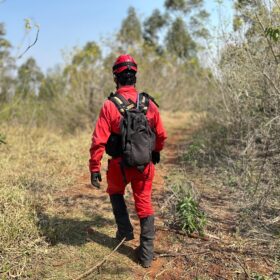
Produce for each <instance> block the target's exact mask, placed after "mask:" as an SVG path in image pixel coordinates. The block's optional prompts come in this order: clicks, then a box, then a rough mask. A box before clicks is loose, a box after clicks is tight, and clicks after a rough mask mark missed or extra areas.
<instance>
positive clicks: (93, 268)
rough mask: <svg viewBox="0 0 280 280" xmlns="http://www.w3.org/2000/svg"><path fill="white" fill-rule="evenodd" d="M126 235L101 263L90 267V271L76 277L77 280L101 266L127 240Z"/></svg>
mask: <svg viewBox="0 0 280 280" xmlns="http://www.w3.org/2000/svg"><path fill="white" fill-rule="evenodd" d="M125 239H126V238H125V237H124V238H123V239H122V241H121V242H120V243H119V244H118V245H117V246H116V247H115V249H114V250H113V251H112V252H111V253H110V254H109V255H107V256H106V257H104V258H103V260H102V261H100V262H99V263H97V264H96V265H95V266H94V267H92V268H91V269H89V270H88V271H86V272H85V273H83V274H82V275H80V276H79V277H77V278H75V280H80V279H83V278H85V277H87V276H88V275H90V274H91V273H92V272H93V271H94V270H95V269H97V268H99V267H100V266H101V265H103V264H104V263H105V262H106V261H107V260H108V259H109V258H110V257H111V256H112V255H113V254H114V253H115V252H116V251H117V250H118V249H119V247H120V246H121V245H122V244H123V243H124V241H125Z"/></svg>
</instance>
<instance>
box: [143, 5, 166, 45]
mask: <svg viewBox="0 0 280 280" xmlns="http://www.w3.org/2000/svg"><path fill="white" fill-rule="evenodd" d="M167 18H168V16H167V15H166V14H165V15H162V14H161V12H160V11H159V10H158V9H155V10H154V11H153V12H152V14H151V16H150V17H148V18H147V19H146V20H145V22H144V34H143V37H144V40H145V41H146V42H147V43H148V44H151V45H153V46H158V39H159V37H158V32H159V30H160V29H161V28H163V27H164V26H165V25H166V24H167Z"/></svg>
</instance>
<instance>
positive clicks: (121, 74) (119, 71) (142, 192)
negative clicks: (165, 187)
mask: <svg viewBox="0 0 280 280" xmlns="http://www.w3.org/2000/svg"><path fill="white" fill-rule="evenodd" d="M136 72H137V65H136V63H135V61H134V59H133V58H132V57H131V56H129V55H122V56H120V57H119V58H118V59H117V60H116V62H115V64H114V66H113V74H114V80H115V82H116V84H117V91H116V94H119V95H121V97H123V98H124V99H125V100H127V101H128V102H130V103H131V104H135V105H137V102H139V100H138V94H139V93H138V92H137V91H136V89H135V83H136ZM147 107H148V108H147V110H146V112H145V114H146V118H147V121H148V123H149V126H150V128H151V130H152V131H153V133H154V135H155V146H154V150H153V151H152V155H151V157H152V162H149V163H147V164H146V165H145V166H143V168H141V169H139V168H137V167H136V166H135V167H131V166H127V164H126V163H125V161H124V155H123V154H120V155H118V156H113V157H112V158H111V159H110V160H109V161H108V171H107V183H108V187H107V193H108V194H109V195H110V200H111V203H112V208H113V212H114V216H115V220H116V223H117V227H118V230H117V234H116V237H117V238H118V239H123V238H124V237H125V238H126V240H131V239H133V238H134V235H133V227H132V225H131V223H130V220H129V216H128V213H127V208H126V205H125V201H124V197H123V195H124V192H125V187H126V185H127V184H128V183H131V187H132V190H133V196H134V200H135V208H136V212H137V215H138V217H139V219H140V225H141V236H140V246H139V250H138V259H139V261H140V263H141V265H142V266H144V267H149V266H150V264H151V262H152V259H153V239H154V234H155V232H154V212H153V208H152V203H151V193H152V180H153V178H154V164H156V163H158V162H159V160H160V153H159V152H160V151H161V150H162V148H163V144H164V141H165V139H166V133H165V130H164V128H163V125H162V122H161V118H160V115H159V111H158V108H157V106H156V104H155V103H154V102H153V101H152V100H151V99H150V100H149V102H148V106H147ZM123 118H124V117H123V115H122V113H121V112H120V110H119V108H118V106H116V104H115V103H114V102H112V100H110V99H108V100H106V101H105V103H104V104H103V107H102V109H101V112H100V115H99V118H98V120H97V123H96V126H95V130H94V133H93V138H92V145H91V149H90V155H91V158H90V164H89V167H90V172H91V182H92V185H93V186H96V187H99V186H100V185H99V182H98V181H101V174H100V164H101V159H102V156H103V153H104V150H105V146H106V145H108V144H109V142H110V141H109V142H108V140H109V139H110V136H112V135H117V136H118V135H119V136H120V137H121V129H120V128H121V121H122V120H123ZM107 143H108V144H107ZM120 148H121V147H120Z"/></svg>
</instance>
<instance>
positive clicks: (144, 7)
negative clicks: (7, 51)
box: [0, 0, 232, 71]
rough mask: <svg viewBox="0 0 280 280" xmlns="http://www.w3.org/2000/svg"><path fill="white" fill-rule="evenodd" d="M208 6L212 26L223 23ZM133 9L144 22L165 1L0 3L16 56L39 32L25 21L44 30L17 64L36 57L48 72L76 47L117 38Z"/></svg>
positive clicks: (17, 0)
mask: <svg viewBox="0 0 280 280" xmlns="http://www.w3.org/2000/svg"><path fill="white" fill-rule="evenodd" d="M205 2H206V6H207V8H208V10H209V11H210V12H211V23H212V24H213V25H215V24H216V23H218V20H219V19H218V17H219V16H218V13H217V8H216V5H215V1H214V0H206V1H205ZM230 2H232V1H230V0H229V1H227V4H226V5H225V8H224V11H225V14H223V16H224V17H228V18H231V17H232V13H231V4H230ZM130 6H133V7H134V8H135V9H136V11H137V13H138V15H139V17H140V19H141V20H142V21H143V20H144V19H145V18H146V17H147V16H149V15H150V14H151V12H152V11H153V9H155V8H158V9H160V10H164V0H138V1H137V0H118V1H113V0H106V1H105V0H103V1H98V0H80V1H77V0H56V1H55V0H2V1H1V0H0V22H3V23H4V24H5V28H6V32H7V35H6V38H7V39H8V40H9V41H10V42H11V43H12V45H13V47H14V48H13V54H14V55H15V56H18V55H20V54H21V53H22V52H23V51H24V50H25V49H26V47H27V46H28V45H29V44H31V43H32V42H33V41H34V39H35V35H36V29H35V28H33V30H32V31H31V32H30V33H29V34H27V35H26V34H25V28H24V19H26V18H30V19H31V20H32V22H33V23H36V24H38V25H39V26H40V32H39V39H38V41H37V43H36V45H35V46H34V47H32V48H31V49H30V50H29V51H28V52H27V53H26V54H25V55H24V56H23V58H22V59H20V60H18V61H17V63H18V64H20V63H22V62H23V61H25V60H26V59H27V58H28V57H30V56H32V57H34V58H35V59H36V61H37V63H38V65H39V66H40V67H41V69H42V70H43V71H46V70H47V69H48V68H51V67H54V66H55V65H57V64H61V63H63V61H64V58H63V57H65V53H66V54H67V53H70V52H71V50H72V49H73V48H74V47H76V46H78V47H82V46H83V45H85V43H86V42H88V41H96V42H100V41H101V40H102V38H106V37H107V38H110V37H111V36H113V34H115V33H116V32H117V31H118V30H119V28H120V26H121V22H122V20H123V19H124V18H125V17H126V15H127V10H128V8H129V7H130ZM63 54H64V55H63Z"/></svg>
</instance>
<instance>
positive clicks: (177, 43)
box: [166, 18, 196, 60]
mask: <svg viewBox="0 0 280 280" xmlns="http://www.w3.org/2000/svg"><path fill="white" fill-rule="evenodd" d="M166 47H167V50H168V51H169V52H170V53H172V54H174V55H175V56H176V57H178V58H181V59H183V60H185V59H190V58H191V57H194V56H195V54H196V44H195V42H194V41H193V40H192V38H191V36H190V35H189V33H188V31H187V27H186V25H185V23H184V21H183V19H182V18H177V19H176V20H175V21H174V22H173V23H172V26H171V29H170V30H169V31H168V33H167V36H166Z"/></svg>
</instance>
